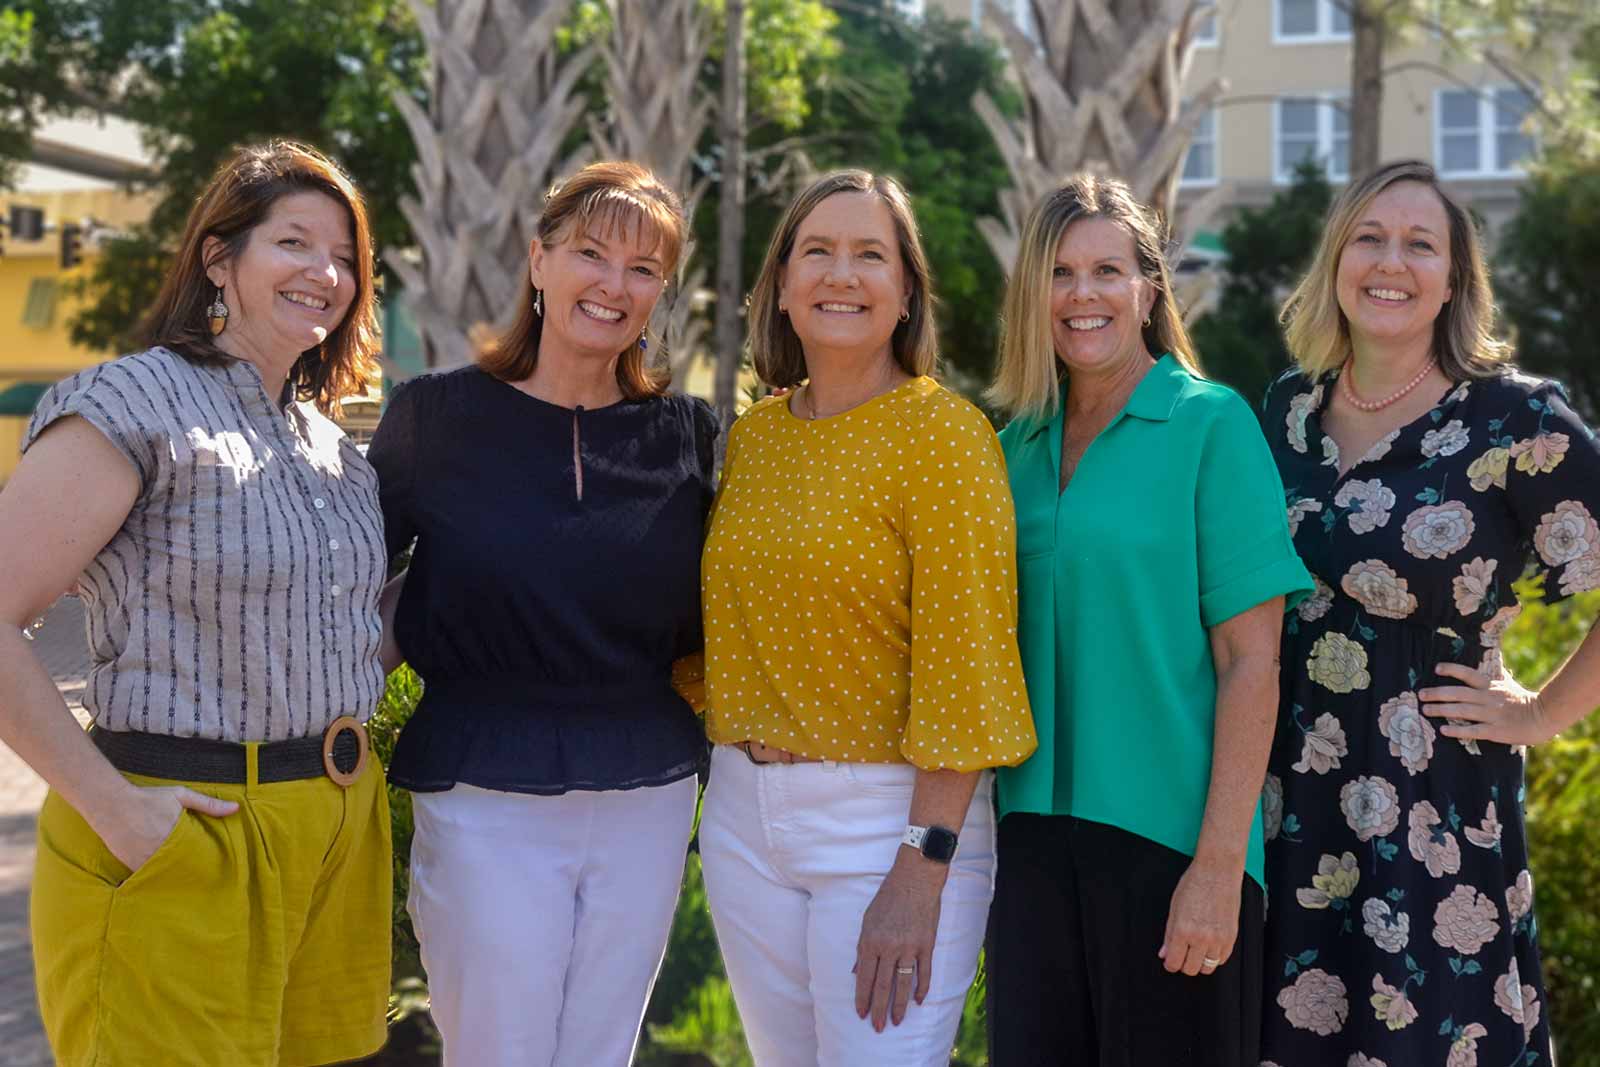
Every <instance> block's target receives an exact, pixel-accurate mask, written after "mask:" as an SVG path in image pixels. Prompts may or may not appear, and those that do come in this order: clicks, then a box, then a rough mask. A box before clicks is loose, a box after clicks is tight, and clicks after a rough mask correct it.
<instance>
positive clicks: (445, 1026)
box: [406, 776, 697, 1067]
mask: <svg viewBox="0 0 1600 1067" xmlns="http://www.w3.org/2000/svg"><path fill="white" fill-rule="evenodd" d="M696 793H697V789H696V783H695V779H694V777H693V776H691V777H689V778H685V779H683V780H682V781H678V782H673V783H671V784H670V785H664V786H656V787H651V788H644V789H630V790H621V791H611V792H581V791H573V792H570V793H567V794H565V795H563V796H555V797H544V796H527V795H524V794H520V793H501V792H497V791H494V790H488V789H477V788H474V787H473V786H469V785H457V786H456V787H455V788H453V789H451V790H449V791H447V792H443V793H417V794H415V795H414V796H413V797H412V803H413V808H412V810H413V811H414V813H415V818H416V834H415V836H414V837H413V838H412V843H411V896H410V900H409V901H408V902H407V905H406V910H407V911H408V912H410V914H411V921H412V923H413V924H414V925H415V926H416V931H417V940H418V941H420V942H421V944H422V965H423V967H425V968H426V969H427V972H428V991H429V993H430V994H431V995H432V998H433V1019H434V1022H436V1023H437V1024H438V1026H439V1032H440V1034H441V1035H443V1037H444V1059H445V1063H446V1064H449V1065H455V1067H502V1065H507V1067H509V1065H512V1064H515V1065H516V1067H623V1065H625V1064H627V1063H629V1062H630V1061H631V1060H632V1058H633V1047H634V1043H635V1042H636V1041H637V1040H638V1037H639V1025H640V1023H641V1021H642V1020H643V1017H644V1009H645V1005H646V1003H647V1002H648V1001H649V999H650V987H651V986H652V985H654V984H655V979H656V972H657V971H658V970H659V969H660V967H661V957H662V956H663V954H665V952H666V949H667V937H668V935H669V934H670V933H671V930H672V915H673V911H674V909H675V908H676V905H677V900H678V887H679V885H680V883H681V882H682V879H683V860H684V854H685V852H686V850H687V846H688V843H689V830H690V827H691V825H692V824H693V822H694V806H695V797H696Z"/></svg>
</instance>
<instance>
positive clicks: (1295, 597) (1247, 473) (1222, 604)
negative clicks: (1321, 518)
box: [1194, 393, 1312, 628]
mask: <svg viewBox="0 0 1600 1067" xmlns="http://www.w3.org/2000/svg"><path fill="white" fill-rule="evenodd" d="M1199 464H1200V467H1199V471H1198V473H1197V477H1196V479H1195V501H1194V508H1195V539H1196V542H1197V555H1198V560H1197V563H1198V573H1199V580H1200V621H1201V623H1202V624H1203V625H1205V626H1206V627H1208V628H1209V627H1213V626H1216V625H1217V624H1218V623H1221V622H1225V621H1226V620H1228V619H1231V618H1233V617H1234V616H1235V615H1238V614H1239V613H1240V612H1243V611H1247V610H1248V609H1250V608H1253V607H1255V606H1256V605H1257V604H1260V603H1262V602H1263V601H1266V600H1270V599H1271V598H1273V597H1275V596H1285V597H1287V598H1288V602H1289V606H1291V607H1292V606H1293V605H1294V604H1296V603H1298V602H1299V601H1300V600H1301V599H1303V598H1304V597H1305V596H1306V595H1307V594H1308V593H1310V592H1311V589H1312V581H1311V575H1310V574H1309V573H1308V572H1307V571H1306V568H1305V565H1304V564H1303V563H1301V561H1300V557H1299V555H1298V554H1296V552H1295V548H1294V541H1293V539H1292V538H1291V537H1290V535H1289V522H1288V517H1287V516H1286V514H1285V512H1284V507H1283V484H1282V482H1281V481H1280V479H1279V477H1278V468H1277V465H1276V464H1275V463H1274V462H1273V460H1272V452H1271V450H1270V449H1269V448H1268V447H1267V442H1266V439H1265V438H1263V437H1262V435H1261V430H1260V428H1259V427H1258V426H1257V424H1256V420H1255V418H1254V417H1253V415H1252V413H1251V411H1250V409H1249V407H1248V405H1246V404H1245V402H1244V401H1243V400H1242V399H1241V398H1239V397H1238V396H1237V395H1236V394H1233V393H1227V394H1226V395H1224V396H1221V397H1220V399H1219V402H1218V404H1217V406H1216V408H1215V411H1214V413H1213V417H1212V419H1211V421H1210V424H1209V425H1208V427H1207V432H1206V435H1205V438H1204V441H1203V443H1202V446H1201V449H1200V453H1199Z"/></svg>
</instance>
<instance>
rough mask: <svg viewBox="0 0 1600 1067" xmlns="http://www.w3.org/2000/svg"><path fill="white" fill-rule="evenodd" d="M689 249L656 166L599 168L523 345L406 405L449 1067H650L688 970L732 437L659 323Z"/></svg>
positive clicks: (407, 512) (433, 963)
mask: <svg viewBox="0 0 1600 1067" xmlns="http://www.w3.org/2000/svg"><path fill="white" fill-rule="evenodd" d="M686 228H687V227H686V222H685V219H684V216H683V209H682V206H681V202H680V201H679V199H678V197H677V196H676V195H675V194H674V193H672V192H671V191H670V190H669V189H667V188H666V187H665V186H663V185H662V184H661V183H659V182H658V181H657V180H656V179H655V178H654V177H653V176H652V175H651V174H650V173H649V172H648V171H645V170H643V169H641V168H639V167H637V166H634V165H632V164H627V163H598V164H594V165H592V166H589V167H586V168H585V169H584V170H582V171H581V172H579V173H578V174H577V175H576V176H574V177H573V178H572V179H571V180H569V181H568V182H567V183H566V184H564V185H563V186H562V187H561V188H560V189H559V190H557V191H556V192H555V193H553V194H552V195H551V196H550V197H549V199H548V200H547V201H546V203H545V207H544V213H543V216H542V217H541V219H540V221H539V225H538V230H537V233H538V236H537V238H536V239H535V240H534V241H533V242H532V245H531V248H530V255H529V279H528V283H526V284H524V286H523V296H522V307H521V313H520V314H519V316H518V318H517V320H516V322H515V324H514V325H513V326H512V327H511V329H510V330H509V331H508V332H507V333H505V334H504V335H503V336H502V337H500V338H499V339H497V340H495V341H493V342H492V343H490V344H488V345H487V346H485V348H484V349H483V351H482V352H481V353H480V356H479V359H478V362H477V364H476V365H473V366H469V367H465V368H462V369H460V370H455V371H451V372H448V373H442V374H434V375H427V376H424V377H421V378H417V379H414V380H412V381H411V382H409V383H407V384H406V385H404V386H402V387H401V388H399V389H398V390H396V391H395V394H394V396H393V399H392V401H391V404H390V407H389V411H388V413H387V414H386V415H385V417H384V420H383V423H382V425H381V426H380V427H379V429H378V433H377V435H376V437H374V439H373V442H372V447H371V450H370V456H369V458H370V459H371V461H372V464H373V466H374V467H376V468H377V471H378V474H379V478H380V485H381V491H380V495H381V499H382V503H383V511H384V519H385V524H386V527H387V530H386V533H387V538H388V546H389V552H390V554H391V556H393V555H394V554H396V553H398V552H400V551H402V550H403V549H404V548H405V547H406V546H407V545H409V544H411V543H412V541H413V539H414V540H415V549H414V551H413V556H412V560H411V565H410V569H409V570H408V571H407V572H406V575H405V576H404V579H403V591H402V592H401V593H400V596H399V600H398V606H397V608H396V609H395V616H394V625H393V626H392V627H391V628H390V632H392V633H393V634H394V636H395V641H396V643H397V645H398V648H397V649H394V650H391V651H390V653H389V657H388V658H389V659H390V660H391V661H398V660H399V659H400V658H402V657H403V658H404V659H406V660H408V661H409V662H410V663H411V665H412V666H413V667H414V668H415V669H416V670H417V672H418V673H419V674H420V675H421V676H422V679H423V681H424V683H425V692H424V696H423V698H422V702H421V704H420V705H419V707H418V709H417V712H416V714H415V715H414V716H413V718H412V719H411V720H410V722H408V723H407V724H406V727H405V729H404V730H403V731H402V733H401V735H400V739H399V742H398V744H397V746H396V750H395V756H394V761H393V766H392V767H391V768H390V772H391V778H392V779H393V781H395V782H397V783H398V784H400V785H401V786H404V787H405V788H407V789H410V790H412V791H413V793H414V794H415V800H414V804H415V807H414V810H415V816H416V835H415V838H414V840H413V844H412V858H411V896H410V901H409V904H408V910H409V911H410V913H411V917H412V920H413V922H414V924H415V927H416V931H417V937H418V940H419V941H420V942H421V947H422V961H423V965H424V966H425V967H426V969H427V972H428V982H429V990H430V992H431V994H432V999H433V1016H434V1019H435V1020H436V1022H437V1023H438V1025H439V1028H440V1031H441V1033H442V1034H443V1037H444V1054H445V1062H446V1063H449V1064H470V1065H472V1067H493V1065H496V1064H509V1063H517V1064H536V1065H539V1067H557V1065H559V1067H569V1065H578V1064H582V1065H584V1067H590V1065H598V1064H607V1065H610V1064H625V1063H627V1062H628V1061H629V1060H630V1059H631V1058H632V1054H633V1046H634V1043H635V1041H636V1039H637V1036H638V1030H639V1023H640V1020H641V1018H642V1015H643V1012H644V1007H645V1004H646V1002H647V1001H648V999H649V994H650V987H651V985H652V984H653V983H654V981H655V975H656V972H657V970H658V968H659V966H660V962H661V957H662V954H663V953H664V952H665V949H666V944H667V936H668V933H669V931H670V929H671V924H672V915H673V910H674V907H675V904H676V900H677V891H678V885H679V881H680V879H681V877H682V873H683V861H684V853H685V849H686V846H687V844H688V840H689V833H690V827H691V824H692V822H693V818H694V809H695V800H696V782H695V775H696V772H697V771H698V770H699V769H700V768H701V767H702V766H703V764H704V760H705V754H706V746H705V740H704V736H703V733H702V730H701V726H700V723H699V721H698V719H697V718H696V717H695V714H694V711H693V709H692V708H691V707H690V705H689V703H688V702H687V701H686V700H685V699H684V698H683V697H681V696H680V695H679V694H678V693H677V692H676V691H675V690H674V687H673V684H672V669H673V663H674V661H675V660H678V659H680V658H682V657H684V656H686V655H689V654H693V653H697V652H698V651H699V649H700V646H701V632H700V595H699V589H700V570H699V559H700V548H701V540H702V532H703V528H704V523H705V516H706V511H707V507H708V505H709V503H710V494H711V478H712V457H713V451H714V449H713V444H714V442H715V438H716V433H717V423H716V419H715V417H714V416H713V415H712V413H711V411H710V409H709V408H708V407H707V406H706V405H705V404H704V403H703V402H701V401H697V400H692V399H690V398H687V397H682V396H666V395H664V393H663V389H664V384H665V383H664V382H662V381H660V380H658V379H656V378H655V377H653V376H652V375H651V373H650V371H649V370H648V369H647V367H646V365H645V364H646V359H645V349H646V337H645V326H646V324H647V323H648V322H649V319H650V314H651V312H652V311H653V310H654V308H655V305H656V301H657V299H658V298H659V297H660V295H661V292H662V289H663V288H664V285H665V279H666V278H668V277H670V276H671V275H672V273H673V270H674V269H675V267H676V266H677V260H678V256H679V254H680V252H681V249H682V247H683V242H684V236H685V232H686Z"/></svg>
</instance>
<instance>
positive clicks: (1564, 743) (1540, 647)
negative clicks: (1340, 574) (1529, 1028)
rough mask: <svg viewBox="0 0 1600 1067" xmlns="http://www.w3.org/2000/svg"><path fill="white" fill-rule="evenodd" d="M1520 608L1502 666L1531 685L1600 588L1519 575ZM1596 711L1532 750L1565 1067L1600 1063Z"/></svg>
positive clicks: (1531, 798)
mask: <svg viewBox="0 0 1600 1067" xmlns="http://www.w3.org/2000/svg"><path fill="white" fill-rule="evenodd" d="M1517 591H1518V595H1519V597H1520V598H1521V600H1522V603H1523V604H1524V608H1523V612H1522V616H1521V617H1520V618H1519V619H1518V620H1517V621H1516V623H1515V625H1513V626H1512V627H1511V629H1510V630H1509V631H1507V633H1506V637H1505V655H1506V666H1507V668H1508V669H1509V670H1510V671H1511V673H1512V674H1513V675H1515V676H1516V677H1517V678H1518V679H1519V680H1520V681H1522V682H1524V683H1525V684H1528V685H1540V684H1543V682H1544V681H1545V679H1547V678H1549V676H1550V675H1551V674H1552V673H1553V672H1554V671H1555V669H1556V668H1557V667H1559V666H1560V665H1561V664H1562V663H1564V662H1566V659H1567V657H1568V656H1569V655H1570V654H1571V653H1572V650H1573V649H1574V648H1576V647H1577V645H1578V643H1579V642H1580V641H1582V640H1583V637H1584V634H1585V633H1587V632H1588V630H1589V628H1590V626H1591V625H1592V624H1593V621H1594V619H1595V617H1596V616H1597V615H1600V592H1593V593H1584V594H1581V595H1579V596H1576V597H1573V598H1572V599H1570V600H1567V601H1565V602H1563V603H1560V604H1553V605H1552V604H1546V603H1544V602H1543V601H1542V600H1539V599H1537V598H1538V595H1539V594H1538V589H1537V586H1535V585H1533V584H1531V583H1526V582H1525V583H1520V584H1519V586H1518V590H1517ZM1597 741H1600V719H1597V718H1596V717H1595V716H1594V715H1593V714H1591V715H1590V717H1589V718H1587V719H1585V720H1584V721H1583V722H1581V723H1579V724H1578V725H1577V726H1575V727H1573V728H1572V729H1571V730H1568V731H1566V732H1565V733H1563V734H1562V735H1561V736H1560V737H1558V738H1556V739H1555V740H1553V741H1551V742H1549V743H1547V744H1544V745H1539V746H1537V747H1536V748H1534V749H1533V750H1531V752H1530V753H1529V756H1528V770H1527V798H1526V801H1525V804H1526V809H1527V816H1528V851H1529V854H1530V855H1529V867H1530V869H1531V870H1532V871H1533V884H1534V891H1535V911H1534V917H1535V920H1536V922H1537V923H1538V931H1539V943H1540V948H1541V951H1542V953H1543V957H1544V974H1545V981H1546V984H1547V993H1548V996H1549V1003H1548V1004H1546V1006H1545V1007H1546V1009H1547V1011H1548V1012H1549V1018H1550V1027H1551V1032H1552V1033H1554V1034H1555V1037H1556V1043H1557V1045H1558V1047H1559V1051H1560V1053H1561V1063H1562V1064H1563V1065H1564V1067H1600V915H1597V914H1596V909H1595V906H1594V901H1595V886H1597V885H1600V821H1597V820H1596V819H1595V817H1594V812H1595V811H1596V810H1600V744H1596V742H1597Z"/></svg>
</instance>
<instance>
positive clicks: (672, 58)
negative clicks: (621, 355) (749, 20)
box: [589, 0, 712, 372]
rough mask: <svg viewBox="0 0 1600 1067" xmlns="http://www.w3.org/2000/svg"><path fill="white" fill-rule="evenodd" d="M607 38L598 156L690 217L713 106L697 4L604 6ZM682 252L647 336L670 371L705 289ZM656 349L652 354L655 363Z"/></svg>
mask: <svg viewBox="0 0 1600 1067" xmlns="http://www.w3.org/2000/svg"><path fill="white" fill-rule="evenodd" d="M607 6H608V7H609V8H610V11H611V34H610V36H609V37H608V38H607V40H606V41H605V42H604V43H602V44H601V45H600V54H601V56H602V57H604V59H605V64H606V88H607V91H608V94H609V96H610V108H609V112H608V114H607V118H606V121H605V122H604V123H601V122H596V121H591V123H590V130H589V136H590V141H591V142H592V143H593V145H594V147H595V149H596V151H598V152H599V153H600V154H601V155H602V156H606V157H609V158H612V159H629V160H633V161H634V162H636V163H640V164H643V165H644V166H646V167H649V168H650V169H651V170H652V171H654V172H655V175H656V177H658V178H660V179H661V180H662V181H664V182H666V183H667V184H668V185H669V186H671V187H672V188H673V189H675V190H677V191H678V194H679V195H680V196H682V197H683V202H684V209H685V210H686V211H687V213H688V215H689V217H690V218H691V219H692V218H693V217H694V212H695V208H697V207H698V206H699V204H700V198H701V197H702V196H703V195H704V194H705V190H706V185H707V179H706V178H705V177H703V176H702V177H699V178H697V177H696V176H695V173H694V154H695V152H696V150H697V149H698V148H699V145H700V137H701V135H702V134H703V133H704V132H705V130H706V127H707V125H708V123H709V121H710V112H711V105H712V101H711V98H710V97H709V96H707V95H706V94H705V92H703V91H702V89H701V87H700V66H701V64H702V63H704V62H705V58H706V52H707V50H708V49H709V47H710V34H709V33H708V32H707V31H708V20H707V18H706V13H705V11H704V9H703V8H702V7H701V4H700V0H607ZM692 260H693V249H692V248H685V249H684V255H683V259H682V262H681V263H680V264H679V267H678V277H677V284H676V285H674V286H673V288H672V290H671V291H670V292H669V293H668V295H667V296H666V297H665V298H663V299H662V301H661V303H660V304H659V305H657V307H656V313H655V316H654V317H653V318H652V320H651V329H652V331H654V333H655V334H656V335H657V336H658V337H664V338H665V339H666V349H667V352H668V353H669V354H670V359H671V362H672V367H673V369H674V371H675V372H676V371H678V370H681V369H682V368H683V366H684V365H685V364H686V363H687V361H688V360H689V359H690V358H691V357H692V356H693V354H694V352H695V350H696V349H697V347H698V345H699V341H700V337H701V335H702V334H703V333H704V330H705V326H704V323H702V322H700V321H699V320H697V319H696V318H695V317H694V316H693V315H692V313H691V312H692V308H691V299H690V298H691V297H692V295H693V293H694V292H695V291H696V290H697V289H699V288H700V287H701V286H702V285H703V284H704V282H705V270H704V269H703V268H701V267H700V266H698V265H696V264H693V262H692ZM660 352H661V350H660V347H659V346H658V347H657V349H656V353H657V358H658V359H659V358H662V357H661V355H660Z"/></svg>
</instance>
